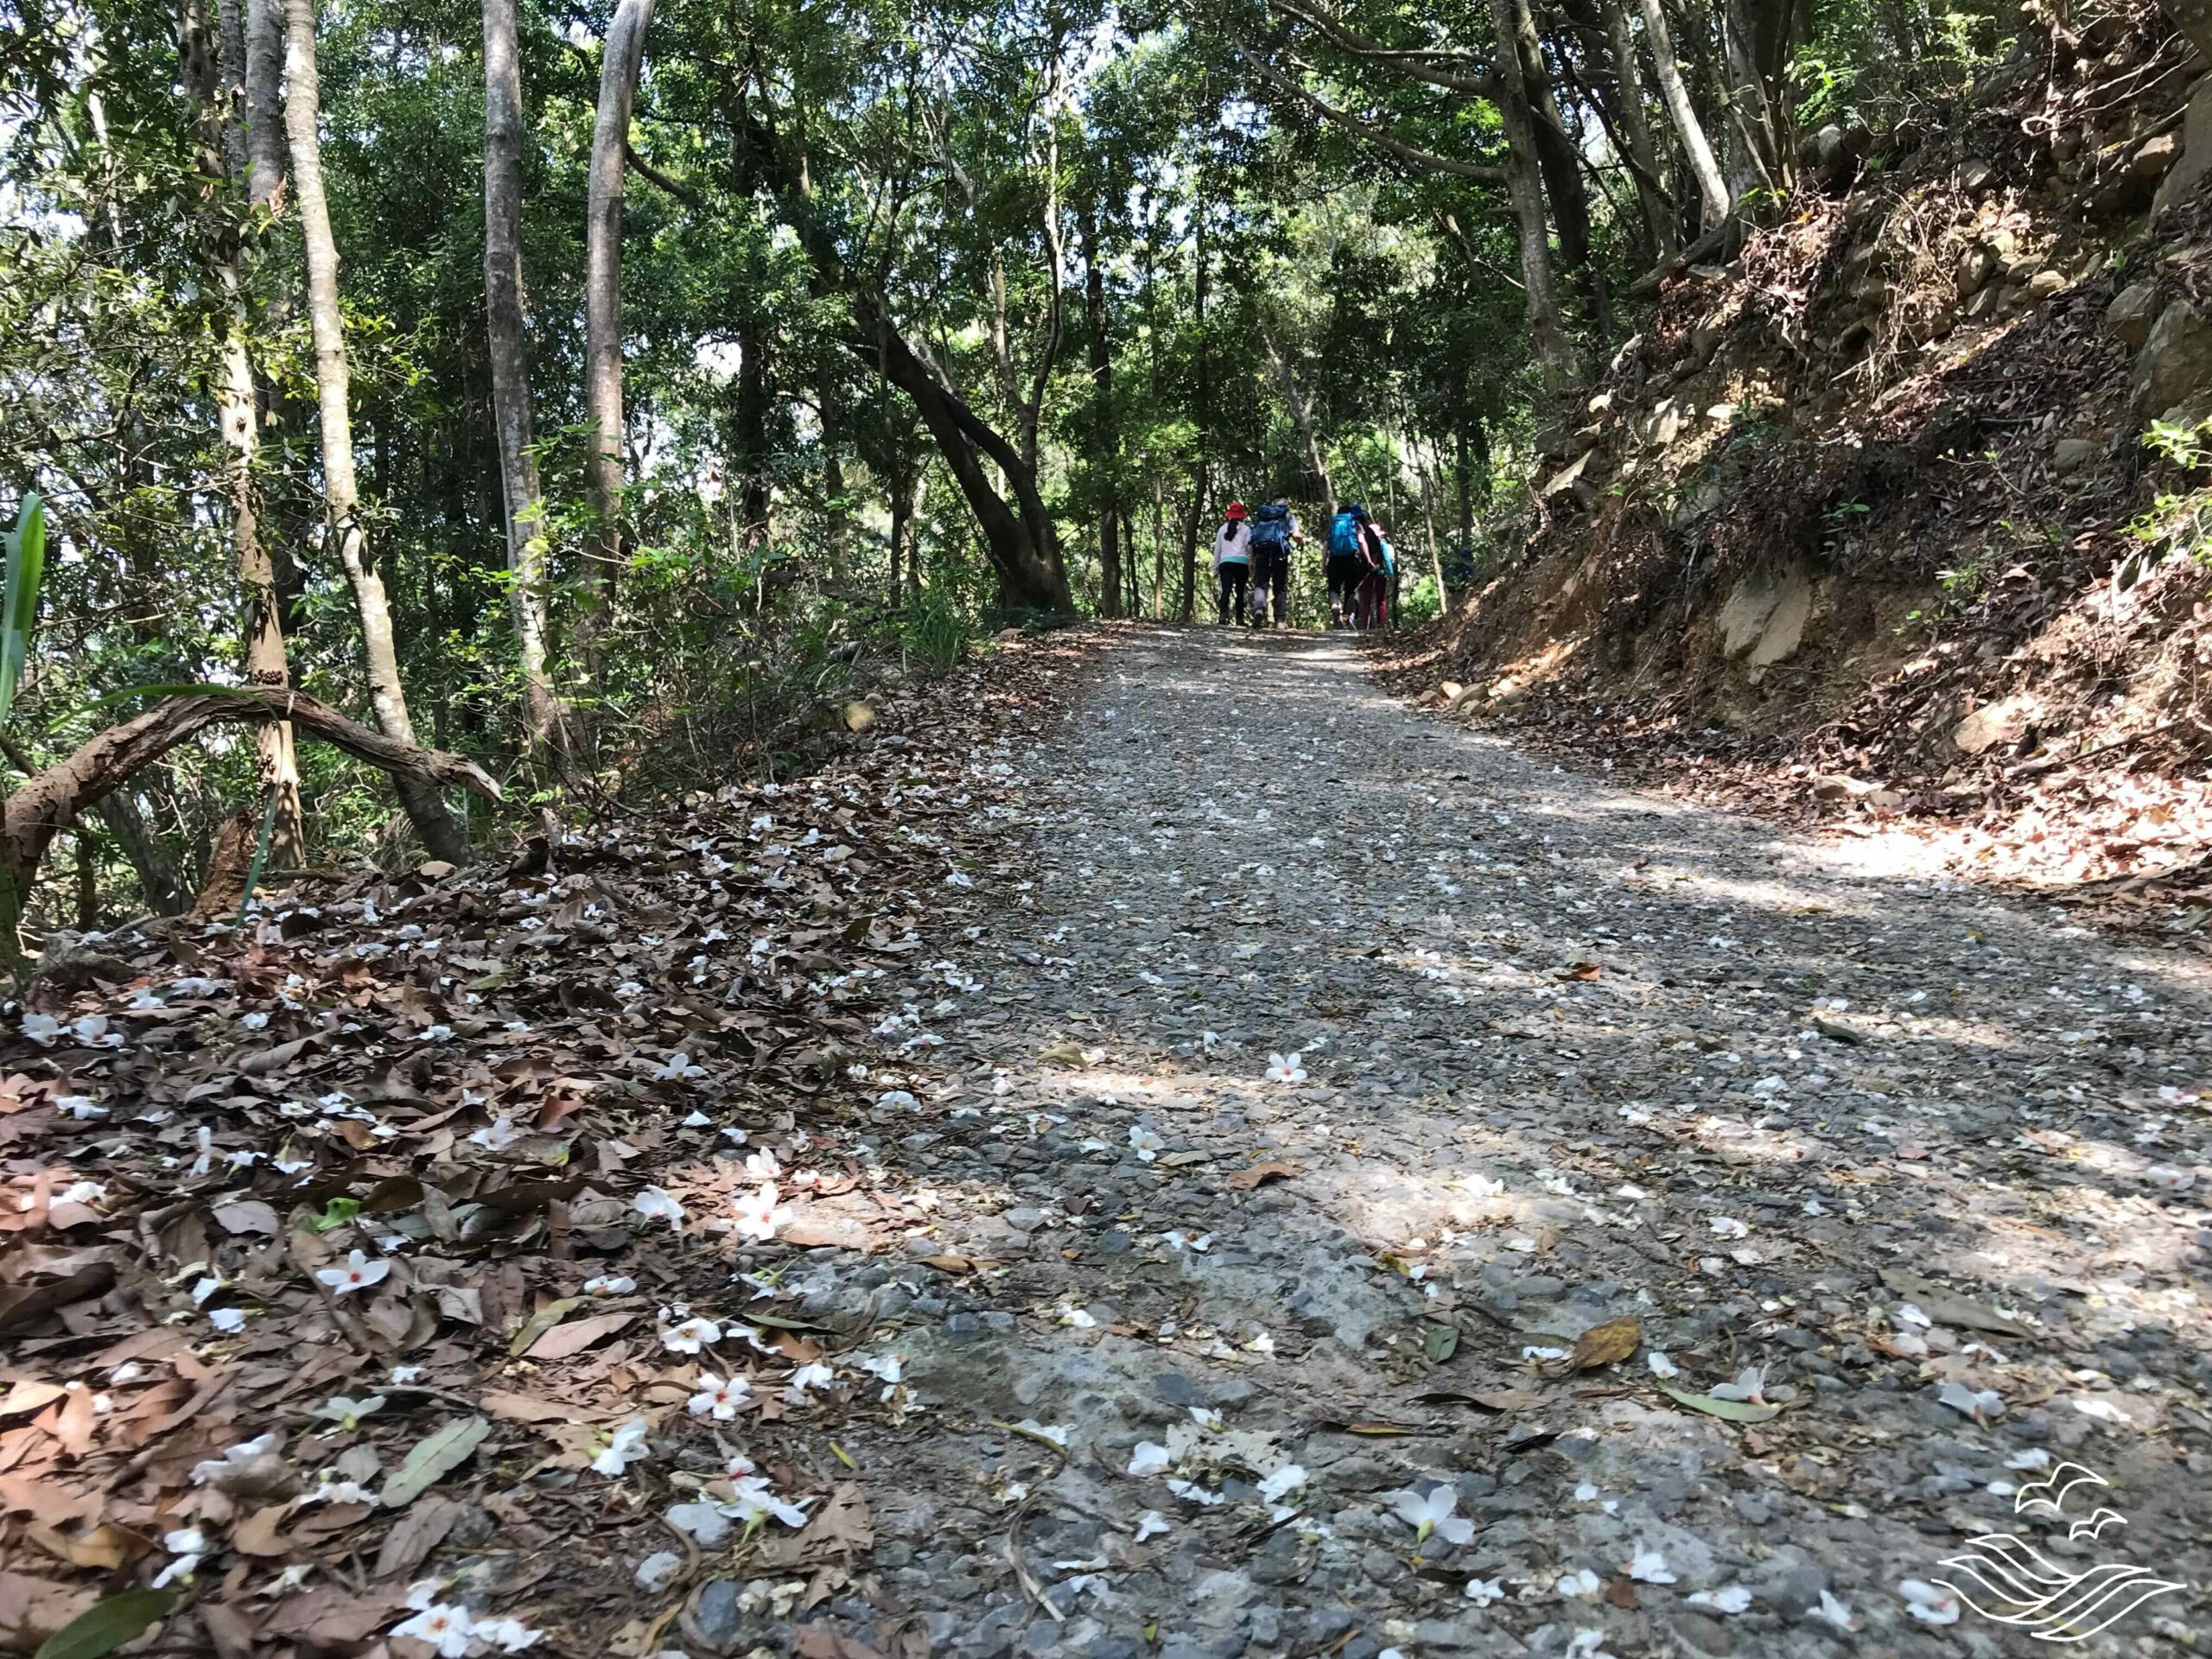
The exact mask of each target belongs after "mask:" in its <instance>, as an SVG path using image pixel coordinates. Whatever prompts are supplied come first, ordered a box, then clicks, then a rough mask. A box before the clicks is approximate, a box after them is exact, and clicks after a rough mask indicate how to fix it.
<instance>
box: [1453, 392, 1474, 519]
mask: <svg viewBox="0 0 2212 1659" xmlns="http://www.w3.org/2000/svg"><path fill="white" fill-rule="evenodd" d="M1452 447H1453V448H1455V449H1457V450H1458V452H1459V453H1458V454H1457V455H1456V456H1455V457H1454V465H1453V467H1452V472H1453V474H1455V476H1456V479H1457V481H1458V483H1459V545H1460V547H1461V549H1463V550H1471V549H1472V548H1473V546H1474V544H1475V487H1474V486H1475V480H1474V474H1473V468H1472V467H1471V465H1470V463H1469V461H1468V459H1467V423H1466V421H1465V418H1464V417H1462V419H1461V420H1460V422H1459V425H1458V426H1457V427H1456V428H1455V429H1453V431H1452Z"/></svg>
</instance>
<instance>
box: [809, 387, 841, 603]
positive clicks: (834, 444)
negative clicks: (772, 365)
mask: <svg viewBox="0 0 2212 1659" xmlns="http://www.w3.org/2000/svg"><path fill="white" fill-rule="evenodd" d="M815 401H816V404H817V406H818V407H819V409H820V411H821V416H822V529H823V542H824V543H826V544H827V547H828V551H829V569H830V572H831V574H832V575H833V576H834V577H836V579H838V580H840V581H842V579H843V577H844V575H845V550H846V543H847V542H848V541H849V531H848V524H847V515H846V512H845V456H844V448H843V446H844V442H845V431H844V416H843V412H842V410H840V409H839V407H838V404H837V376H836V371H835V370H833V369H832V368H830V367H829V365H828V364H827V363H824V364H823V367H822V372H821V377H820V378H818V379H817V381H816V382H815Z"/></svg>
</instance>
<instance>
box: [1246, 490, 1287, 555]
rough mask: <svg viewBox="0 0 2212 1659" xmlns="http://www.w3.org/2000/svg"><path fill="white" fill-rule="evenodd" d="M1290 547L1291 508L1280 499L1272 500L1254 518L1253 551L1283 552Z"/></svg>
mask: <svg viewBox="0 0 2212 1659" xmlns="http://www.w3.org/2000/svg"><path fill="white" fill-rule="evenodd" d="M1289 549H1290V509H1289V508H1288V507H1286V506H1285V505H1283V504H1282V503H1281V502H1280V501H1270V502H1268V505H1265V506H1264V507H1262V508H1261V509H1260V512H1259V516H1258V517H1257V518H1254V519H1253V520H1252V551H1253V552H1254V553H1255V554H1257V553H1283V552H1287V551H1288V550H1289Z"/></svg>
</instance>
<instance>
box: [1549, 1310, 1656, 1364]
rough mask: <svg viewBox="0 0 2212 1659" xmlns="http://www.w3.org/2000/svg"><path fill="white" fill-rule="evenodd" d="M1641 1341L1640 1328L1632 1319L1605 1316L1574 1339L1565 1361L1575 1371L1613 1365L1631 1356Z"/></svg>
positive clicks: (1641, 1331) (1641, 1333)
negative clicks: (1572, 1347)
mask: <svg viewBox="0 0 2212 1659" xmlns="http://www.w3.org/2000/svg"><path fill="white" fill-rule="evenodd" d="M1642 1343H1643V1326H1642V1325H1638V1324H1637V1322H1636V1320H1634V1319H1608V1320H1607V1321H1606V1322H1605V1324H1603V1325H1592V1326H1591V1327H1590V1328H1589V1329H1588V1330H1587V1331H1585V1332H1583V1333H1582V1334H1581V1335H1580V1336H1579V1337H1577V1338H1575V1339H1574V1351H1573V1353H1572V1354H1570V1355H1569V1356H1568V1357H1567V1363H1568V1364H1569V1365H1570V1366H1571V1367H1572V1368H1573V1370H1578V1371H1590V1370H1597V1369H1598V1367H1599V1366H1601V1365H1617V1364H1618V1363H1620V1362H1621V1361H1622V1360H1624V1359H1627V1358H1629V1357H1630V1356H1632V1355H1633V1354H1634V1353H1635V1352H1636V1351H1637V1347H1638V1346H1639V1345H1640V1344H1642Z"/></svg>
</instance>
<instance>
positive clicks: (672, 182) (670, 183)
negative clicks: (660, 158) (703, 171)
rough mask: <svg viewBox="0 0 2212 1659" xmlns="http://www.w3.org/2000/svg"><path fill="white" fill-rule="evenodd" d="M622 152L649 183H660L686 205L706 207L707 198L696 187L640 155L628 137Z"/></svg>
mask: <svg viewBox="0 0 2212 1659" xmlns="http://www.w3.org/2000/svg"><path fill="white" fill-rule="evenodd" d="M622 153H623V155H624V156H627V157H628V158H629V162H630V165H631V166H632V167H634V168H637V169H638V175H639V177H640V178H642V179H644V180H645V181H646V182H647V183H649V184H656V185H658V186H659V187H660V188H662V189H663V190H665V191H666V192H667V193H668V194H670V195H671V196H674V197H675V198H676V199H677V200H678V201H680V202H682V203H683V205H684V206H685V207H690V208H692V209H694V210H697V211H703V210H704V209H705V207H706V205H707V199H706V198H705V197H704V196H702V195H701V194H699V192H698V190H697V189H696V188H694V187H693V186H691V185H689V184H686V183H684V181H683V180H681V179H679V178H677V176H676V175H673V174H671V173H664V172H662V171H661V170H660V168H657V167H655V166H654V165H653V164H652V162H649V161H647V160H646V159H645V157H644V156H640V155H639V154H638V147H637V146H636V145H635V144H632V143H630V142H629V141H628V140H626V139H625V140H624V141H623V144H622Z"/></svg>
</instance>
